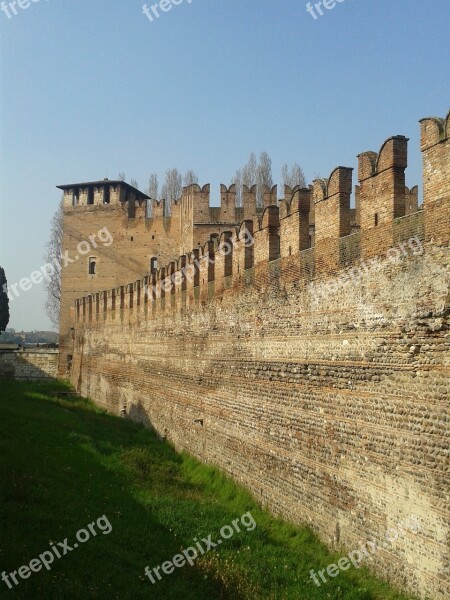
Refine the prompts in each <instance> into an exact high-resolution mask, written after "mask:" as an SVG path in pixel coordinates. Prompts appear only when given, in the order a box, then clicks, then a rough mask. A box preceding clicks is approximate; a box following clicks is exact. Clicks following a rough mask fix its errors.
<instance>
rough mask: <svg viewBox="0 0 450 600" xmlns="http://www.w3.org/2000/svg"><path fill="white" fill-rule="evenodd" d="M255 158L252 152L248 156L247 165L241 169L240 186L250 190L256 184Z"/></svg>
mask: <svg viewBox="0 0 450 600" xmlns="http://www.w3.org/2000/svg"><path fill="white" fill-rule="evenodd" d="M256 169H257V165H256V156H255V154H254V152H252V153H251V154H250V157H249V159H248V161H247V164H246V165H245V166H244V168H243V169H242V185H246V186H247V187H249V188H251V187H252V186H254V185H255V183H256Z"/></svg>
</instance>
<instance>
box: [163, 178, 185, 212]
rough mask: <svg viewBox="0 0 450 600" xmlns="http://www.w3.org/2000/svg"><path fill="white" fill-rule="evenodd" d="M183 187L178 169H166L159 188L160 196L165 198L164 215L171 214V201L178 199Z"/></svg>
mask: <svg viewBox="0 0 450 600" xmlns="http://www.w3.org/2000/svg"><path fill="white" fill-rule="evenodd" d="M182 189H183V184H182V177H181V173H180V172H179V171H178V169H168V170H167V171H166V179H165V181H164V185H163V186H162V189H161V198H162V199H163V200H165V204H164V216H165V217H168V216H169V215H170V214H171V205H172V202H175V201H176V200H178V198H179V197H180V196H181V192H182Z"/></svg>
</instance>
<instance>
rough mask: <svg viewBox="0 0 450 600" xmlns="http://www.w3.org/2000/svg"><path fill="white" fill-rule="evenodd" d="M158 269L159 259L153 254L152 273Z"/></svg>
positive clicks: (151, 261) (151, 260)
mask: <svg viewBox="0 0 450 600" xmlns="http://www.w3.org/2000/svg"><path fill="white" fill-rule="evenodd" d="M157 270H158V259H157V258H156V256H152V258H151V259H150V273H156V271H157Z"/></svg>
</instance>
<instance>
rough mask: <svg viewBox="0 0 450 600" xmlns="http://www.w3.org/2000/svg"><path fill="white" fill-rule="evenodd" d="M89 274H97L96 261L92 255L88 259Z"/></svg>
mask: <svg viewBox="0 0 450 600" xmlns="http://www.w3.org/2000/svg"><path fill="white" fill-rule="evenodd" d="M89 275H97V262H96V259H95V258H93V257H92V258H90V259H89Z"/></svg>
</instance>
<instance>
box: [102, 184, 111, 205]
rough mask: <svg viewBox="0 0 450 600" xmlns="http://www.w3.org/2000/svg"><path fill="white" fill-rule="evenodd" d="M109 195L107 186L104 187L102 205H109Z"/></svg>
mask: <svg viewBox="0 0 450 600" xmlns="http://www.w3.org/2000/svg"><path fill="white" fill-rule="evenodd" d="M109 200H110V193H109V185H105V187H104V188H103V204H109Z"/></svg>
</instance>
